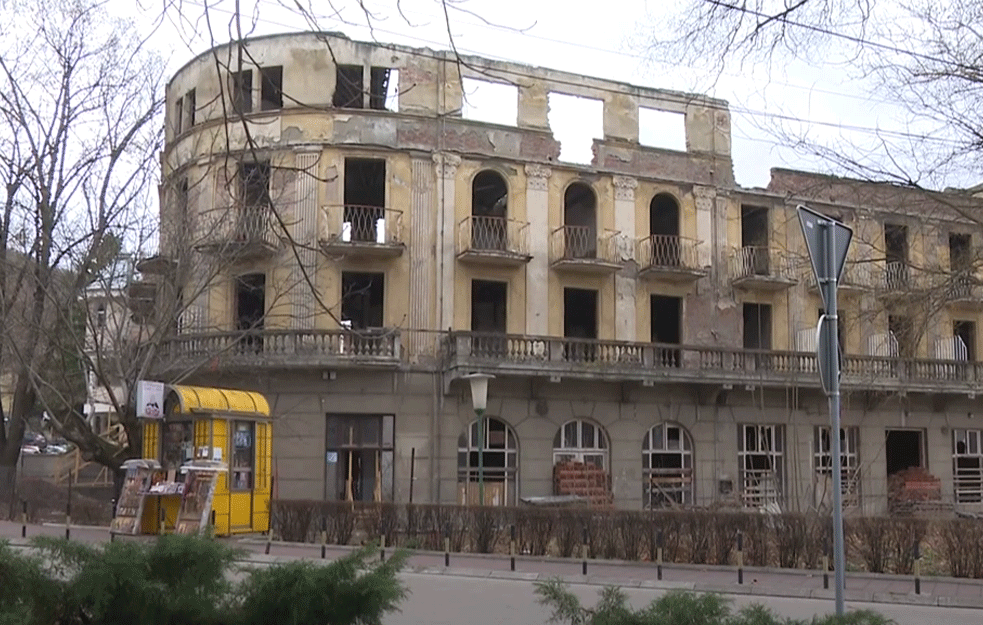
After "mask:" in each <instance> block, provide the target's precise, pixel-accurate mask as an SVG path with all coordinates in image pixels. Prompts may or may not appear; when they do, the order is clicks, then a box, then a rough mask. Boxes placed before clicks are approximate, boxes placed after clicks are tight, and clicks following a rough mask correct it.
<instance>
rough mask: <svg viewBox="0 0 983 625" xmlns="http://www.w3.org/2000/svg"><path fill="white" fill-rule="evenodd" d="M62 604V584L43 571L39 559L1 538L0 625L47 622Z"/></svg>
mask: <svg viewBox="0 0 983 625" xmlns="http://www.w3.org/2000/svg"><path fill="white" fill-rule="evenodd" d="M62 606H63V591H62V588H61V585H60V584H58V583H57V582H55V581H53V580H52V579H50V578H49V577H48V576H46V575H45V574H44V572H43V569H42V565H41V561H40V559H38V558H34V557H29V556H24V555H21V554H19V553H15V552H14V551H13V550H12V549H11V548H10V546H9V545H8V544H7V543H6V542H4V541H0V625H48V624H49V623H54V622H56V621H57V620H58V619H59V618H60V613H61V609H62Z"/></svg>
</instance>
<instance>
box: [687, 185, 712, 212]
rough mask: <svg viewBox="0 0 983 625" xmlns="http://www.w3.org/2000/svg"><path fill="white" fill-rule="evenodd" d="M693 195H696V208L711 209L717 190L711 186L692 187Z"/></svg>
mask: <svg viewBox="0 0 983 625" xmlns="http://www.w3.org/2000/svg"><path fill="white" fill-rule="evenodd" d="M693 196H694V197H696V208H697V209H699V210H713V200H714V199H715V198H716V197H717V190H716V189H714V188H713V187H693Z"/></svg>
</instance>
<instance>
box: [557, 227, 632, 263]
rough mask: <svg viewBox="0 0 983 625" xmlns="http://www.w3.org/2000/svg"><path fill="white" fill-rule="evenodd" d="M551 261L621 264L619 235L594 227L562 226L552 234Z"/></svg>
mask: <svg viewBox="0 0 983 625" xmlns="http://www.w3.org/2000/svg"><path fill="white" fill-rule="evenodd" d="M550 261H552V262H558V261H588V262H589V261H597V262H599V263H618V262H620V258H619V250H618V233H617V232H614V231H611V230H602V231H600V232H598V230H597V228H594V227H592V226H560V227H559V228H557V229H556V230H554V231H553V232H552V233H550Z"/></svg>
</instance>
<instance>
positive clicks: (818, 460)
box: [812, 425, 860, 508]
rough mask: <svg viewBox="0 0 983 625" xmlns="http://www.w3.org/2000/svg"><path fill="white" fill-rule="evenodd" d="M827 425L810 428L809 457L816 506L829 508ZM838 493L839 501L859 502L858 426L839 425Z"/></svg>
mask: <svg viewBox="0 0 983 625" xmlns="http://www.w3.org/2000/svg"><path fill="white" fill-rule="evenodd" d="M831 431H832V430H831V428H829V427H826V426H822V425H817V426H816V427H815V428H814V430H813V443H812V458H813V470H814V473H815V480H814V482H815V493H816V502H815V504H816V506H817V507H820V508H829V506H830V505H831V502H832V500H833V496H832V492H833V491H832V488H833V451H832V450H833V441H832V440H831V439H830V432H831ZM840 466H841V467H842V470H841V472H840V476H841V478H840V479H841V480H842V483H841V489H840V490H841V492H842V493H843V503H844V505H848V506H857V505H859V504H860V428H857V427H846V428H840Z"/></svg>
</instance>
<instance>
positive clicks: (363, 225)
mask: <svg viewBox="0 0 983 625" xmlns="http://www.w3.org/2000/svg"><path fill="white" fill-rule="evenodd" d="M385 205H386V161H385V160H384V159H377V158H346V159H345V219H344V223H343V224H342V231H341V237H342V240H344V241H364V242H368V243H384V242H385V240H386V224H385V209H384V207H385Z"/></svg>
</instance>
